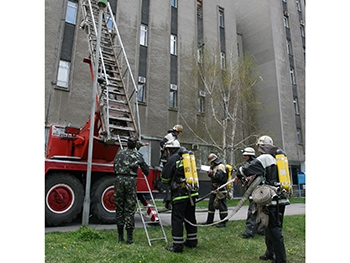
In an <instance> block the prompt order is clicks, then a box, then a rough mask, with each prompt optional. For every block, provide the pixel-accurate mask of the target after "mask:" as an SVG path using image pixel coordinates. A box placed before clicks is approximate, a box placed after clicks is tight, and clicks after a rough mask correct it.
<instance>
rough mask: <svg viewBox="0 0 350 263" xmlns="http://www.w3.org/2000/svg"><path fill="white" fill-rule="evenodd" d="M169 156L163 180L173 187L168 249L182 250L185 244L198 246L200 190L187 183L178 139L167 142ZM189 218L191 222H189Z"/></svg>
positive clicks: (164, 168) (172, 250) (181, 149)
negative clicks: (197, 210) (170, 237)
mask: <svg viewBox="0 0 350 263" xmlns="http://www.w3.org/2000/svg"><path fill="white" fill-rule="evenodd" d="M165 150H166V151H167V153H168V155H169V158H168V161H167V162H166V164H165V166H164V167H163V171H162V175H161V180H162V182H163V183H164V184H167V185H169V186H170V188H171V205H172V212H171V226H172V231H171V233H172V237H173V245H172V246H167V247H166V249H167V250H168V251H171V252H182V251H183V249H184V246H187V247H190V248H194V247H196V246H197V243H198V240H197V227H196V226H192V225H191V224H196V222H197V221H196V214H195V211H196V201H195V198H196V197H197V196H198V191H192V190H191V189H189V188H188V187H187V185H186V180H185V171H184V167H183V162H182V152H184V151H186V149H185V148H183V147H180V143H179V141H178V140H172V141H169V142H167V143H166V144H165ZM185 218H186V219H187V220H188V221H189V222H191V224H189V223H187V222H186V221H185V220H184V219H185ZM184 226H185V229H186V241H185V240H184V233H183V232H184Z"/></svg>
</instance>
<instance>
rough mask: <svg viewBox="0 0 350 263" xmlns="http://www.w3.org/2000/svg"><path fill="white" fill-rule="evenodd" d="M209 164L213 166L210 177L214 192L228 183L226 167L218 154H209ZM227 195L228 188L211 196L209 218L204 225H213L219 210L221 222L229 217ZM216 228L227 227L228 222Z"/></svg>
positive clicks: (221, 223)
mask: <svg viewBox="0 0 350 263" xmlns="http://www.w3.org/2000/svg"><path fill="white" fill-rule="evenodd" d="M208 162H209V163H210V165H211V166H210V170H209V171H208V176H209V177H210V180H211V184H212V187H211V190H212V191H213V190H216V189H217V188H218V187H220V186H221V185H223V184H225V183H226V182H227V172H226V167H225V165H224V164H223V163H222V161H221V159H220V158H219V157H218V156H217V155H216V154H214V153H211V154H209V156H208ZM226 195H227V191H226V187H223V188H222V189H220V191H218V192H215V193H212V194H211V195H210V196H209V204H208V217H207V221H206V222H204V223H203V224H204V225H207V224H211V223H213V221H214V215H215V210H216V209H219V216H220V220H222V219H224V218H225V217H227V215H228V212H227V204H226V198H227V197H226ZM216 227H219V228H220V227H226V221H224V222H220V223H219V224H217V226H216Z"/></svg>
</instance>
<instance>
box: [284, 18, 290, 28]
mask: <svg viewBox="0 0 350 263" xmlns="http://www.w3.org/2000/svg"><path fill="white" fill-rule="evenodd" d="M283 24H284V27H286V28H289V19H288V16H286V15H284V16H283Z"/></svg>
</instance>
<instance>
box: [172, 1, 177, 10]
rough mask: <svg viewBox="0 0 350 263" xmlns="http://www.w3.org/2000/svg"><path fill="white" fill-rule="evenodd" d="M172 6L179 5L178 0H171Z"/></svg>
mask: <svg viewBox="0 0 350 263" xmlns="http://www.w3.org/2000/svg"><path fill="white" fill-rule="evenodd" d="M171 6H172V7H175V8H176V7H177V0H171Z"/></svg>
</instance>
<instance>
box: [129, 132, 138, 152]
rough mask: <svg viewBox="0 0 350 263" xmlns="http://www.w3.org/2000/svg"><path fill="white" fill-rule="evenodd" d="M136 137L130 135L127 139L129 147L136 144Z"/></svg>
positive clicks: (133, 146) (131, 147)
mask: <svg viewBox="0 0 350 263" xmlns="http://www.w3.org/2000/svg"><path fill="white" fill-rule="evenodd" d="M137 141H138V139H137V138H136V137H135V136H133V135H132V136H130V137H129V138H128V141H127V145H128V148H129V149H134V148H135V147H136V145H137Z"/></svg>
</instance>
